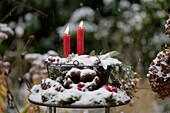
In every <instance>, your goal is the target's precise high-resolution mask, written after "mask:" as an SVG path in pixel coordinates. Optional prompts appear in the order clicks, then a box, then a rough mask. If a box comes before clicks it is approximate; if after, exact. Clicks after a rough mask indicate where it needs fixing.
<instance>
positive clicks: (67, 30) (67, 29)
mask: <svg viewBox="0 0 170 113" xmlns="http://www.w3.org/2000/svg"><path fill="white" fill-rule="evenodd" d="M68 32H69V25H68V26H67V28H66V30H65V32H64V33H65V34H66V35H68Z"/></svg>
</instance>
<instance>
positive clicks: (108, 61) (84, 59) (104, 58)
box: [46, 54, 122, 70]
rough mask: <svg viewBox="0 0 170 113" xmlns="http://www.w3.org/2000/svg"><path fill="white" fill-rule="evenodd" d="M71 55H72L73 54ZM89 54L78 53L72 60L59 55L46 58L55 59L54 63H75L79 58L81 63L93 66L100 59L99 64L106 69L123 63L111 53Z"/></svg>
mask: <svg viewBox="0 0 170 113" xmlns="http://www.w3.org/2000/svg"><path fill="white" fill-rule="evenodd" d="M69 56H70V57H71V54H70V55H69ZM88 56H89V55H81V56H78V54H76V55H75V56H74V57H71V60H70V61H69V60H68V58H60V57H58V56H57V57H52V56H50V57H49V58H47V59H46V62H48V63H50V62H51V61H50V60H49V59H55V61H54V62H53V64H61V63H65V64H73V62H74V61H75V60H77V61H78V62H79V65H86V66H93V65H95V63H97V61H98V60H100V61H101V63H99V66H102V67H103V68H104V69H105V70H107V67H108V66H111V65H114V64H122V63H121V62H120V61H118V60H117V59H115V58H111V57H110V56H109V54H105V55H100V56H98V57H96V56H90V58H88ZM57 59H59V61H58V62H57Z"/></svg>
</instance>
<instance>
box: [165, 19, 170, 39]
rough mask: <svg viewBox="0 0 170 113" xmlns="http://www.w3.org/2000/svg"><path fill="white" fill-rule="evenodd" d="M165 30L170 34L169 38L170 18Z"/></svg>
mask: <svg viewBox="0 0 170 113" xmlns="http://www.w3.org/2000/svg"><path fill="white" fill-rule="evenodd" d="M165 30H166V32H165V33H166V34H167V35H169V38H170V18H169V19H168V20H167V21H166V24H165Z"/></svg>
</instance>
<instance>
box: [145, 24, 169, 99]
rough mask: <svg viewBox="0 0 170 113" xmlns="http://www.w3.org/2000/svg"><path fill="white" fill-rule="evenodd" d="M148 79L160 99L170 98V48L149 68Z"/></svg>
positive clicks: (162, 52)
mask: <svg viewBox="0 0 170 113" xmlns="http://www.w3.org/2000/svg"><path fill="white" fill-rule="evenodd" d="M169 22H170V21H169ZM147 77H148V79H149V82H150V85H151V88H152V90H153V91H154V92H156V93H158V94H159V95H160V98H162V99H164V98H165V97H170V47H167V49H165V50H163V51H161V52H159V53H158V54H157V57H156V58H155V59H154V60H153V62H152V63H151V65H150V67H149V73H148V74H147Z"/></svg>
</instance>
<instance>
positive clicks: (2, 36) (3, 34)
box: [0, 32, 8, 39]
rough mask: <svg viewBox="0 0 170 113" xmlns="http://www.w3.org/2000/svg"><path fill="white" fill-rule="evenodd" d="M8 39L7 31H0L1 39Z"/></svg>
mask: <svg viewBox="0 0 170 113" xmlns="http://www.w3.org/2000/svg"><path fill="white" fill-rule="evenodd" d="M1 38H2V39H8V35H6V34H5V33H2V32H0V39H1Z"/></svg>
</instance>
